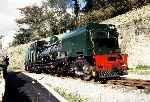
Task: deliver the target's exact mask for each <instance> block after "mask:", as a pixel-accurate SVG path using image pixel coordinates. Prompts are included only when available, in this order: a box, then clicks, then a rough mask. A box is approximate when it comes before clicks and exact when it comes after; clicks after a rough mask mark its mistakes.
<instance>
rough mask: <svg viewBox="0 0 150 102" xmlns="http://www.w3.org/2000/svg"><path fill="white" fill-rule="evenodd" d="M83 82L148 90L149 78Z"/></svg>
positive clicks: (149, 88) (122, 78)
mask: <svg viewBox="0 0 150 102" xmlns="http://www.w3.org/2000/svg"><path fill="white" fill-rule="evenodd" d="M61 78H71V79H75V80H76V79H78V78H72V77H61ZM82 81H83V82H85V83H95V84H112V85H122V86H125V87H133V88H135V89H144V90H149V91H150V80H142V79H128V78H125V77H121V78H118V79H110V80H102V81H101V80H100V81H96V82H94V80H91V81H84V80H82Z"/></svg>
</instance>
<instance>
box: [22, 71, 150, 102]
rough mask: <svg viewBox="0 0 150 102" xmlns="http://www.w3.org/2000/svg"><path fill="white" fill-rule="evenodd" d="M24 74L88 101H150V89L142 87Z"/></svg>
mask: <svg viewBox="0 0 150 102" xmlns="http://www.w3.org/2000/svg"><path fill="white" fill-rule="evenodd" d="M24 74H26V75H28V76H30V77H32V78H34V79H36V80H40V82H42V83H44V84H46V85H49V86H50V87H53V88H57V87H61V88H63V89H66V90H68V91H70V92H71V93H74V94H78V95H80V96H82V97H84V98H87V100H88V102H150V90H147V91H146V92H145V91H144V90H140V89H134V88H127V87H124V86H117V85H116V86H115V85H110V84H96V83H92V82H84V81H82V80H80V79H72V78H64V77H55V76H51V75H47V74H34V73H26V72H24Z"/></svg>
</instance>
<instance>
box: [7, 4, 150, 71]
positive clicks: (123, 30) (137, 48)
mask: <svg viewBox="0 0 150 102" xmlns="http://www.w3.org/2000/svg"><path fill="white" fill-rule="evenodd" d="M149 21H150V4H149V5H147V6H144V7H142V8H140V9H137V10H133V11H130V12H128V13H126V14H123V15H119V16H117V17H115V18H112V19H109V20H106V21H104V22H101V23H109V24H110V23H111V24H114V25H116V27H117V29H118V32H119V34H120V36H119V38H120V39H119V40H120V47H121V48H122V52H124V53H127V54H128V55H129V60H128V63H129V67H134V66H137V65H150V28H148V27H149V26H150V22H149ZM29 45H30V44H25V45H20V46H17V47H11V48H9V49H8V51H7V52H8V54H9V56H10V62H11V65H10V66H9V67H11V68H12V67H21V68H23V66H24V65H23V64H24V59H25V51H26V50H27V48H28V46H29Z"/></svg>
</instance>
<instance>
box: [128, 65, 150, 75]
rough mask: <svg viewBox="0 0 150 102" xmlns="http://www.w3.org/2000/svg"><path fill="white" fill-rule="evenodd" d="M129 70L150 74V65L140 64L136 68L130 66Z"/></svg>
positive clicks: (130, 71)
mask: <svg viewBox="0 0 150 102" xmlns="http://www.w3.org/2000/svg"><path fill="white" fill-rule="evenodd" d="M128 72H129V73H136V74H150V66H148V65H138V66H136V67H135V68H129V70H128Z"/></svg>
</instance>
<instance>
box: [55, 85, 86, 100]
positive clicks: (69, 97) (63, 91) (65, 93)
mask: <svg viewBox="0 0 150 102" xmlns="http://www.w3.org/2000/svg"><path fill="white" fill-rule="evenodd" d="M54 90H55V91H56V92H58V93H59V94H60V95H61V96H63V97H64V98H65V99H66V100H67V101H68V102H87V99H86V98H84V97H81V96H80V95H78V94H74V93H71V92H69V91H68V90H66V89H63V88H60V87H56V88H54Z"/></svg>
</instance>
